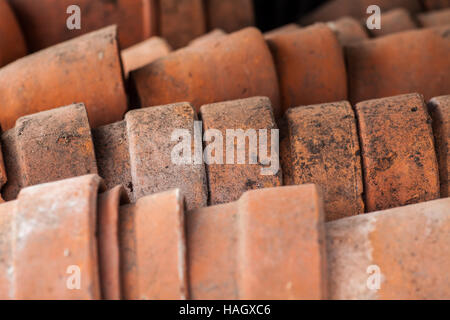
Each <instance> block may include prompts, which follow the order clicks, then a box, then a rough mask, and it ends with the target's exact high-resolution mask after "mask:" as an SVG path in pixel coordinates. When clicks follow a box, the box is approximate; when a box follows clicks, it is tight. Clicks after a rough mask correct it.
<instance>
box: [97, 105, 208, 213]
mask: <svg viewBox="0 0 450 320" xmlns="http://www.w3.org/2000/svg"><path fill="white" fill-rule="evenodd" d="M195 119H196V114H195V112H194V110H193V108H192V106H191V105H189V104H188V103H178V104H173V105H167V106H160V107H152V108H145V109H140V110H133V111H130V112H128V113H127V114H126V116H125V120H124V121H121V122H118V123H114V124H111V125H107V126H104V127H101V128H98V129H96V130H94V131H93V136H94V144H95V151H96V156H97V163H98V168H99V174H100V176H102V177H104V178H105V184H106V186H107V187H108V188H112V187H114V186H116V185H119V184H122V185H123V186H124V187H125V188H126V190H127V192H128V195H129V197H130V199H131V200H132V201H133V202H134V201H136V200H137V199H139V198H141V197H143V196H145V195H148V194H152V193H157V192H162V191H166V190H169V189H172V188H179V189H181V190H182V192H183V193H184V194H185V195H186V205H187V208H189V209H193V208H198V207H202V206H205V205H206V204H207V203H206V202H207V185H206V175H205V171H204V170H205V169H204V166H203V163H199V164H196V163H189V164H177V163H174V162H173V161H172V152H173V150H174V149H175V147H176V146H177V145H179V141H178V140H172V133H173V132H174V130H176V129H179V130H183V129H184V130H186V132H188V133H189V134H190V137H192V138H193V137H194V134H195V133H194V130H195V129H194V121H195ZM177 139H178V137H177ZM190 141H193V140H190ZM190 145H191V144H190V143H189V146H190ZM200 148H201V146H200Z"/></svg>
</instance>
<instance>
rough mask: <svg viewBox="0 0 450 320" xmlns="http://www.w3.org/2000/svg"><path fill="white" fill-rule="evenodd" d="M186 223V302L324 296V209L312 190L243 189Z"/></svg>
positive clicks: (307, 186) (196, 214)
mask: <svg viewBox="0 0 450 320" xmlns="http://www.w3.org/2000/svg"><path fill="white" fill-rule="evenodd" d="M186 218H187V252H188V261H189V268H188V274H189V285H190V293H191V298H192V299H206V300H210V299H325V298H326V297H327V286H326V284H327V277H326V257H325V247H324V233H323V231H324V230H323V211H322V204H321V197H320V195H319V192H318V189H317V188H316V187H315V186H314V185H305V186H294V187H281V188H269V189H261V190H253V191H248V192H247V193H245V194H244V195H243V196H242V198H241V199H240V200H239V201H237V202H233V203H229V204H226V205H220V206H215V207H209V208H202V209H199V210H196V211H193V212H190V213H189V214H188V215H186ZM218 226H220V228H218ZM299 266H302V267H301V268H302V270H303V272H298V268H299Z"/></svg>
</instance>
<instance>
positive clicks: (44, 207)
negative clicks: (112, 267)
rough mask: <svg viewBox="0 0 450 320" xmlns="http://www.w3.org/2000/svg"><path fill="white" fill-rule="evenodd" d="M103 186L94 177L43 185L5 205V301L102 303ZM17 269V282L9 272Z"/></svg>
mask: <svg viewBox="0 0 450 320" xmlns="http://www.w3.org/2000/svg"><path fill="white" fill-rule="evenodd" d="M99 183H100V179H99V178H98V177H97V176H95V175H89V176H83V177H78V178H73V179H71V180H62V181H58V182H53V183H48V184H42V185H39V186H37V187H30V188H25V189H23V190H22V191H21V192H20V194H19V197H18V199H17V200H16V201H11V202H7V203H5V204H2V205H1V206H0V212H1V213H2V214H1V215H0V235H1V237H2V240H3V241H0V247H1V248H2V249H4V250H2V251H0V270H2V272H1V274H0V297H1V298H4V299H42V300H47V299H75V300H86V299H99V298H100V281H99V273H98V263H97V257H98V252H97V246H96V223H97V222H96V212H97V192H98V189H99ZM11 269H13V270H14V276H13V277H11V276H8V274H10V272H7V271H6V270H11ZM77 288H78V289H77Z"/></svg>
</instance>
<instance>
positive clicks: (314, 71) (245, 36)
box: [0, 24, 450, 130]
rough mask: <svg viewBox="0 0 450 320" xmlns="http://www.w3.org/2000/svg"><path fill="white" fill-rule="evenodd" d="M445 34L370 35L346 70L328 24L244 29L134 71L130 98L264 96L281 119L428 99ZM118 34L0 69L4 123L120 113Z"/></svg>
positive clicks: (105, 119)
mask: <svg viewBox="0 0 450 320" xmlns="http://www.w3.org/2000/svg"><path fill="white" fill-rule="evenodd" d="M447 34H448V28H445V27H443V28H435V29H433V28H432V29H423V30H420V31H410V32H403V33H399V34H395V35H392V36H388V37H382V38H379V39H376V40H369V41H364V42H362V43H359V44H356V45H354V46H351V47H348V48H347V49H346V57H347V68H346V65H345V62H344V55H343V52H342V48H341V46H340V45H339V43H338V40H337V38H336V35H335V34H334V32H332V31H331V29H330V28H328V27H327V26H326V25H324V24H317V25H314V26H311V27H308V28H304V29H299V30H296V31H292V32H288V33H282V34H278V35H276V36H275V37H271V38H270V39H268V40H267V43H266V41H265V40H264V38H263V36H262V35H261V33H260V32H259V31H258V30H256V29H254V28H247V29H243V30H241V31H239V32H236V33H233V34H230V35H224V36H220V37H213V39H209V41H204V42H203V43H201V44H197V45H191V46H188V47H186V48H184V49H181V50H178V51H175V52H173V53H170V54H168V55H166V56H164V57H161V58H159V59H157V60H156V61H154V62H152V63H150V64H148V65H146V66H144V67H142V68H140V69H138V70H135V71H132V72H131V75H130V82H131V84H132V85H131V86H130V98H132V99H131V100H133V101H136V100H138V101H139V103H136V104H132V106H134V107H135V106H136V105H141V106H143V107H148V106H155V105H164V104H168V103H174V102H180V101H190V102H191V103H192V104H193V106H194V107H196V109H197V110H198V108H199V107H200V106H201V105H203V104H208V103H212V102H218V101H226V100H233V99H240V98H246V97H252V96H267V97H269V98H270V99H271V101H272V103H273V106H274V112H275V116H276V118H279V117H280V116H281V115H282V114H283V113H284V111H285V110H287V109H288V108H291V107H296V106H300V105H308V104H314V103H322V102H332V101H339V100H347V99H349V100H350V101H351V102H352V103H355V102H359V101H362V100H366V99H371V98H377V97H384V96H391V95H396V94H402V93H408V92H421V93H423V94H424V96H425V98H426V99H430V98H431V97H433V96H439V95H444V94H448V93H449V92H450V88H449V85H450V79H449V77H450V76H449V73H448V72H447V70H449V69H450V65H449V64H450V61H449V59H447V57H448V52H450V41H449V40H448V37H447ZM116 38H117V37H116V29H115V28H114V27H109V28H106V29H102V30H100V31H97V32H94V33H91V34H88V35H85V36H82V37H80V38H77V39H75V40H71V41H69V42H65V43H62V44H59V45H57V46H55V47H52V48H49V49H46V50H44V51H41V52H38V53H36V54H33V55H30V56H28V57H26V58H23V59H21V60H19V61H16V62H15V63H12V64H10V65H8V66H6V67H4V68H2V69H0V105H2V113H1V114H0V123H1V125H2V128H3V129H4V130H7V129H9V128H12V127H13V126H14V122H15V121H16V119H17V118H19V117H20V116H23V115H26V114H31V113H34V112H38V111H42V110H46V109H50V108H55V107H59V106H61V105H68V104H70V103H73V102H83V103H85V105H86V107H87V111H88V116H89V120H90V123H91V125H92V126H93V127H98V126H100V125H104V124H108V123H113V122H114V121H118V120H121V119H122V117H123V114H124V113H125V112H126V110H127V109H128V102H127V95H126V92H125V85H124V81H123V72H122V63H121V59H120V52H119V50H118V46H117V39H116ZM267 44H269V46H268V45H267ZM269 47H270V49H271V50H269ZM164 52H167V50H166V51H164V50H163V53H161V54H160V55H164V54H165V53H164ZM271 52H272V54H271ZM157 56H159V55H157ZM128 61H129V60H128ZM125 65H129V63H128V62H126V63H125ZM126 69H127V71H129V70H130V69H132V68H130V67H127V68H126ZM347 81H348V85H347Z"/></svg>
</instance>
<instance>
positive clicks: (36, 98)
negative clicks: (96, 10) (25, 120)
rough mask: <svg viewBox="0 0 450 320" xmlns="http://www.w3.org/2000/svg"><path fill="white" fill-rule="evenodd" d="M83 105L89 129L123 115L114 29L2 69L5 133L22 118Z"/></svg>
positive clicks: (1, 118) (0, 116)
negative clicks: (79, 104) (53, 109)
mask: <svg viewBox="0 0 450 320" xmlns="http://www.w3.org/2000/svg"><path fill="white" fill-rule="evenodd" d="M74 102H83V103H84V104H85V105H86V107H87V112H88V116H89V122H90V124H91V126H93V127H97V126H100V125H103V124H107V123H111V122H114V121H117V120H120V119H122V117H123V114H124V113H125V111H126V110H127V99H126V95H125V89H124V84H123V75H122V67H121V62H120V52H119V49H118V45H117V38H116V28H115V27H108V28H105V29H102V30H99V31H96V32H93V33H90V34H87V35H84V36H82V37H79V38H77V39H74V40H70V41H68V42H65V43H62V44H59V45H56V46H54V47H52V48H49V49H46V50H43V51H41V52H38V53H35V54H32V55H29V56H27V57H26V58H24V59H21V60H19V61H16V62H14V63H12V64H10V65H8V66H6V67H4V68H2V69H1V70H0V104H1V105H2V106H3V107H2V112H1V114H0V123H1V126H2V128H3V130H7V129H10V128H12V127H13V126H14V123H15V121H16V120H17V119H18V118H19V117H21V116H24V115H27V114H32V113H36V112H39V111H43V110H48V109H52V108H56V107H59V106H63V105H68V104H71V103H74Z"/></svg>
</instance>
